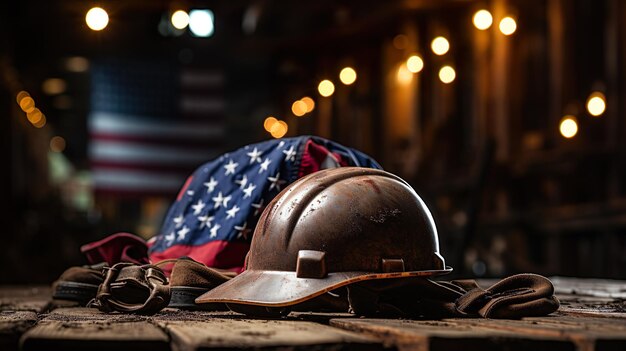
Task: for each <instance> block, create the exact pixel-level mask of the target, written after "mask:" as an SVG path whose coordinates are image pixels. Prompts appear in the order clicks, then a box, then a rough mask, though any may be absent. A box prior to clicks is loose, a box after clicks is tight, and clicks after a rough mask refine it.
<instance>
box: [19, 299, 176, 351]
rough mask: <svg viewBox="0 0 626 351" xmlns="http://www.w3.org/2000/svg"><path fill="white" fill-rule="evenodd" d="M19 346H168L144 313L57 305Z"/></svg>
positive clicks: (155, 350) (163, 334)
mask: <svg viewBox="0 0 626 351" xmlns="http://www.w3.org/2000/svg"><path fill="white" fill-rule="evenodd" d="M20 343H21V346H22V349H23V350H150V351H159V350H169V349H170V347H169V338H168V336H167V334H165V333H164V332H163V331H162V330H161V329H160V328H159V327H157V326H155V325H153V324H151V323H149V321H148V320H147V318H146V317H141V316H135V315H124V314H104V313H100V312H98V311H97V310H94V309H88V308H61V309H58V310H55V311H53V312H52V313H50V314H48V315H47V316H45V317H44V318H43V319H42V320H41V321H39V322H38V323H37V325H35V326H34V327H33V328H32V329H30V330H29V331H27V332H26V333H25V334H24V335H22V338H21V342H20Z"/></svg>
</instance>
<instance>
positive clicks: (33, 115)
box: [26, 108, 43, 124]
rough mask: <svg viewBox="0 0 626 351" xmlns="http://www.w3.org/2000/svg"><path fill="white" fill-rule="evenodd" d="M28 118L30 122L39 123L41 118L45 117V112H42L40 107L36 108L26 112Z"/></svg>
mask: <svg viewBox="0 0 626 351" xmlns="http://www.w3.org/2000/svg"><path fill="white" fill-rule="evenodd" d="M26 118H28V121H29V122H30V123H32V124H37V123H39V122H41V119H42V118H43V113H41V111H40V110H39V109H38V108H34V109H33V110H32V111H31V112H29V113H27V114H26Z"/></svg>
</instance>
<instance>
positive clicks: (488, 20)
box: [472, 9, 493, 30]
mask: <svg viewBox="0 0 626 351" xmlns="http://www.w3.org/2000/svg"><path fill="white" fill-rule="evenodd" d="M472 22H474V27H476V28H477V29H480V30H486V29H488V28H489V27H491V24H492V23H493V16H491V12H489V11H487V10H484V9H483V10H479V11H476V13H475V14H474V17H473V18H472Z"/></svg>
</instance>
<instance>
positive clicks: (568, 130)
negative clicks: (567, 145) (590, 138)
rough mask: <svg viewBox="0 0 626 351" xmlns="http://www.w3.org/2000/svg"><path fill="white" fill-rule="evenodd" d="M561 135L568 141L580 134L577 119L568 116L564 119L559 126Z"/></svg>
mask: <svg viewBox="0 0 626 351" xmlns="http://www.w3.org/2000/svg"><path fill="white" fill-rule="evenodd" d="M559 131H560V132H561V135H562V136H563V137H565V138H567V139H570V138H573V137H574V136H575V135H576V134H577V133H578V123H577V122H576V117H574V116H571V115H568V116H565V117H563V119H562V120H561V123H560V124H559Z"/></svg>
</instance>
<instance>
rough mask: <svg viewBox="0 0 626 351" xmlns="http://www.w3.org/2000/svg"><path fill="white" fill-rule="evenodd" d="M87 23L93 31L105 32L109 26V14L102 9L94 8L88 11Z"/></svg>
mask: <svg viewBox="0 0 626 351" xmlns="http://www.w3.org/2000/svg"><path fill="white" fill-rule="evenodd" d="M85 22H87V26H88V27H89V28H91V30H95V31H98V30H103V29H104V28H105V27H106V26H107V24H109V14H108V13H107V12H106V11H105V10H104V9H103V8H101V7H94V8H92V9H91V10H89V11H87V15H86V16H85Z"/></svg>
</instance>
